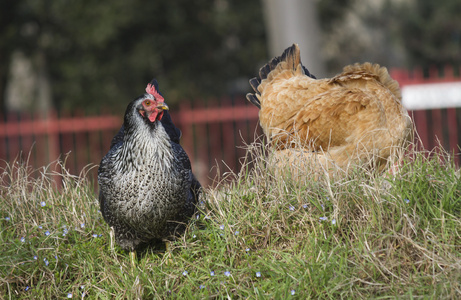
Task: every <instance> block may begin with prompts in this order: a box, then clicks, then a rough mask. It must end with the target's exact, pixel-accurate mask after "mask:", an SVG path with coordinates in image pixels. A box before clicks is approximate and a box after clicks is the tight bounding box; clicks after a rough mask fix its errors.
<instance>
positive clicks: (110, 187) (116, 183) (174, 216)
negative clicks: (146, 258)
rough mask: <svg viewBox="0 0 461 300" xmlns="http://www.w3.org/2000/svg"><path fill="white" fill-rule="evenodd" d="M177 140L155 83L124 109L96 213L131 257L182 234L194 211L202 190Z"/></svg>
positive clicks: (105, 163)
mask: <svg viewBox="0 0 461 300" xmlns="http://www.w3.org/2000/svg"><path fill="white" fill-rule="evenodd" d="M180 137H181V131H180V130H179V129H178V128H177V127H176V126H175V125H174V124H173V122H172V120H171V117H170V115H169V113H168V106H167V105H166V104H165V102H164V98H163V97H162V95H161V94H160V92H159V91H158V83H157V81H156V80H155V79H154V80H152V82H151V83H149V84H148V85H147V88H146V93H145V94H144V95H142V96H140V97H138V98H136V99H135V100H133V101H132V102H131V103H130V104H129V105H128V107H127V109H126V112H125V117H124V123H123V126H122V128H121V129H120V131H119V132H118V133H117V135H116V136H115V137H114V138H113V140H112V143H111V146H110V150H109V152H108V153H107V154H106V156H104V158H103V159H102V161H101V164H100V166H99V170H98V183H99V189H100V192H99V203H100V206H101V213H102V215H103V217H104V220H105V221H106V222H107V223H108V224H109V226H111V227H112V228H113V230H114V235H115V241H116V243H117V244H118V245H120V247H122V248H123V249H125V250H127V251H130V252H131V253H130V255H131V254H132V255H134V252H133V251H135V250H137V249H138V248H139V247H140V246H141V245H144V244H146V243H150V242H152V241H155V240H157V241H159V240H169V239H170V238H172V237H174V236H176V235H178V234H181V233H182V232H183V231H184V230H185V227H186V224H187V222H188V220H189V219H190V217H191V216H192V215H193V214H194V212H195V205H196V203H197V201H198V197H199V193H200V188H201V186H200V183H199V182H198V181H197V179H196V178H195V176H194V175H193V174H192V170H191V164H190V161H189V158H188V156H187V154H186V152H185V151H184V149H183V148H182V147H181V146H180V144H179V139H180Z"/></svg>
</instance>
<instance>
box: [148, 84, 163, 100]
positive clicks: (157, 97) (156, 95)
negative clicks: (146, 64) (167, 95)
mask: <svg viewBox="0 0 461 300" xmlns="http://www.w3.org/2000/svg"><path fill="white" fill-rule="evenodd" d="M146 93H148V94H151V95H152V96H154V98H155V100H157V101H162V102H163V101H164V100H165V99H163V97H162V95H160V94H159V92H157V90H156V89H155V86H154V85H153V84H150V83H149V84H147V87H146Z"/></svg>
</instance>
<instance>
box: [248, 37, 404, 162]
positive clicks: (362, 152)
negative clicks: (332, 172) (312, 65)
mask: <svg viewBox="0 0 461 300" xmlns="http://www.w3.org/2000/svg"><path fill="white" fill-rule="evenodd" d="M259 75H260V79H258V78H253V79H251V80H250V85H251V86H252V87H253V89H254V91H255V93H254V94H251V93H250V94H247V99H248V100H249V101H250V102H251V103H253V104H254V105H256V106H257V107H258V108H260V111H259V122H260V125H261V127H262V129H263V132H264V134H265V135H266V136H267V138H268V140H269V141H270V142H271V143H272V145H274V147H275V149H276V157H277V158H278V161H279V162H280V161H284V160H285V161H286V163H287V165H292V164H294V163H295V162H296V161H297V159H298V158H300V157H301V158H302V157H304V158H306V157H309V158H312V157H315V158H318V159H319V160H320V162H321V164H322V166H323V168H327V169H329V168H330V167H331V166H334V167H336V168H340V169H343V170H345V169H347V168H348V166H349V165H350V164H351V163H358V164H363V163H366V164H368V165H369V166H372V167H374V168H378V169H379V170H383V169H384V168H385V165H386V162H387V160H388V159H389V158H390V157H391V156H393V155H394V154H395V153H396V152H397V150H398V149H399V148H400V149H401V147H402V146H404V145H405V144H406V142H407V141H408V140H409V138H410V132H411V128H412V125H411V124H412V123H411V119H410V117H409V115H408V112H407V111H406V110H405V108H404V107H403V106H402V99H401V93H400V89H399V85H398V83H397V82H396V81H395V80H393V79H392V78H391V77H390V76H389V74H388V72H387V69H386V68H384V67H380V66H379V65H377V64H371V63H364V64H354V65H350V66H346V67H345V68H344V69H343V72H342V73H341V74H339V75H337V76H335V77H333V78H326V79H316V77H315V76H314V75H312V74H311V73H309V71H308V70H307V69H306V68H305V67H304V66H303V65H302V64H301V58H300V51H299V47H298V46H297V45H296V44H294V45H293V46H291V47H289V48H288V49H286V50H285V51H284V53H283V54H282V55H281V56H280V57H275V58H273V59H272V60H271V61H270V62H269V63H268V64H266V65H265V66H263V67H262V68H261V70H260V72H259ZM327 162H329V163H327Z"/></svg>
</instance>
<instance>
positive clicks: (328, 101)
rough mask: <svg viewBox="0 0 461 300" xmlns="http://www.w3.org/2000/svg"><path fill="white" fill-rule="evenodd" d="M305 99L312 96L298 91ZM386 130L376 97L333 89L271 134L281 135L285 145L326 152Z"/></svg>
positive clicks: (307, 102)
mask: <svg viewBox="0 0 461 300" xmlns="http://www.w3.org/2000/svg"><path fill="white" fill-rule="evenodd" d="M303 94H307V95H303ZM303 96H306V97H310V96H312V95H311V94H310V93H309V92H302V91H297V93H296V97H297V98H301V99H306V98H305V97H303ZM287 98H293V96H292V97H287ZM286 101H287V102H289V101H293V100H292V99H286ZM385 126H386V119H385V113H384V108H383V107H382V105H381V103H380V102H379V101H378V100H376V98H375V97H373V95H369V94H367V93H366V92H364V91H362V90H360V89H350V88H345V87H333V88H331V89H330V90H328V91H327V92H324V93H320V94H318V95H316V96H314V97H312V98H310V99H307V101H306V100H305V101H304V105H303V106H302V107H300V108H299V109H296V111H295V113H294V114H293V115H292V116H291V117H289V118H287V119H285V120H283V123H281V124H279V126H278V129H272V134H273V135H274V136H277V135H278V136H279V137H280V138H279V139H278V140H279V141H280V142H282V143H287V142H290V143H291V142H293V141H296V142H297V143H299V142H301V143H302V146H313V147H314V149H315V150H318V149H320V148H321V149H323V150H327V149H329V148H331V147H337V146H341V145H343V144H345V143H356V142H357V141H359V140H360V139H362V138H363V137H364V136H365V132H372V131H373V130H375V129H379V128H384V127H385ZM312 142H313V144H312Z"/></svg>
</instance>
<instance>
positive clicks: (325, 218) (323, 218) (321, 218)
mask: <svg viewBox="0 0 461 300" xmlns="http://www.w3.org/2000/svg"><path fill="white" fill-rule="evenodd" d="M319 220H320V221H326V220H328V218H327V217H320V218H319Z"/></svg>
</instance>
